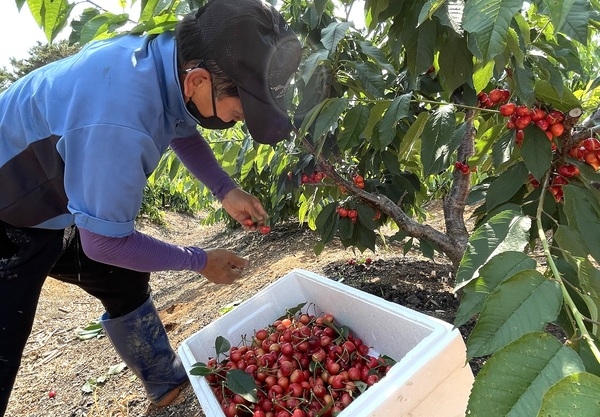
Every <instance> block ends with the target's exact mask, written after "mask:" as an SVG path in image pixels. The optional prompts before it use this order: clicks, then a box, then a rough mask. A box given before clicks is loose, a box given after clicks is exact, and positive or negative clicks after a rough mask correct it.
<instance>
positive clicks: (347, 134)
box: [338, 104, 369, 151]
mask: <svg viewBox="0 0 600 417" xmlns="http://www.w3.org/2000/svg"><path fill="white" fill-rule="evenodd" d="M368 120H369V108H368V107H367V106H365V105H362V104H359V105H357V106H355V107H352V108H351V109H350V110H348V112H347V113H346V115H345V116H344V121H343V122H342V128H341V129H340V131H341V132H340V135H339V136H338V147H339V148H340V150H342V151H343V150H346V149H350V148H352V147H354V146H357V145H359V143H360V142H359V140H360V135H361V134H362V132H363V131H364V130H365V127H366V126H367V122H368Z"/></svg>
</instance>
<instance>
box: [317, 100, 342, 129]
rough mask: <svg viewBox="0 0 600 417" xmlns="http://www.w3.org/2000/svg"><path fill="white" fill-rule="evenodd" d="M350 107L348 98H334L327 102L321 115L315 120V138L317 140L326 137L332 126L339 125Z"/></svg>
mask: <svg viewBox="0 0 600 417" xmlns="http://www.w3.org/2000/svg"><path fill="white" fill-rule="evenodd" d="M347 107H348V99H346V98H334V99H329V100H327V101H326V103H325V105H324V106H323V107H322V108H321V111H320V112H319V115H318V116H317V118H316V120H315V130H314V132H313V135H314V136H313V137H314V138H315V139H317V138H320V137H321V136H323V135H325V134H326V133H327V132H328V131H329V129H330V128H331V127H332V126H336V125H337V124H338V121H339V118H340V116H341V114H342V113H343V112H344V110H346V108H347Z"/></svg>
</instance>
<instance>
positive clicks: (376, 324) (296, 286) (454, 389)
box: [179, 269, 473, 417]
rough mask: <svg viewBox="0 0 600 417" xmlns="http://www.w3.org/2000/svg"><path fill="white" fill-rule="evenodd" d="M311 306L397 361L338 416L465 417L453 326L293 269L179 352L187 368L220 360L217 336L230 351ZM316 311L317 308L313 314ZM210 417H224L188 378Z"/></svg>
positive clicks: (468, 375)
mask: <svg viewBox="0 0 600 417" xmlns="http://www.w3.org/2000/svg"><path fill="white" fill-rule="evenodd" d="M304 302H306V303H307V307H308V309H310V310H309V312H311V313H312V314H319V313H321V312H325V313H330V314H332V315H333V316H334V318H335V320H336V322H337V323H339V324H342V325H345V326H347V327H349V329H350V331H351V332H352V333H353V334H354V335H355V336H356V337H359V338H361V339H362V340H363V341H364V343H365V344H368V345H369V346H372V349H373V351H374V352H378V353H380V354H383V355H387V356H389V357H391V358H393V359H394V360H396V361H397V363H396V364H395V365H394V366H392V367H391V369H390V370H389V372H388V373H387V375H386V376H385V377H384V378H382V379H381V381H379V382H378V383H376V384H375V385H373V386H371V387H370V388H369V389H367V390H366V391H365V392H364V393H362V394H361V395H360V396H358V398H356V399H355V400H354V401H353V402H352V403H351V404H350V405H349V406H348V407H347V408H346V409H344V411H342V413H340V414H339V417H376V416H377V417H393V416H402V417H462V416H464V415H465V412H466V407H467V402H468V398H469V394H470V391H471V386H472V384H473V373H472V372H471V369H470V367H469V365H468V364H467V362H466V348H465V345H464V342H463V340H462V337H461V335H460V333H459V332H458V330H456V329H453V327H452V325H451V324H449V323H446V322H444V321H442V320H439V319H436V318H434V317H430V316H427V315H425V314H422V313H419V312H417V311H414V310H411V309H409V308H406V307H403V306H401V305H399V304H395V303H392V302H389V301H386V300H384V299H382V298H380V297H376V296H374V295H371V294H368V293H366V292H363V291H360V290H357V289H355V288H352V287H350V286H348V285H345V284H341V283H339V282H335V281H333V280H330V279H328V278H325V277H322V276H319V275H316V274H314V273H312V272H309V271H304V270H301V269H295V270H293V271H291V272H290V273H288V274H287V275H285V276H284V277H282V278H279V279H278V280H277V281H275V282H273V283H272V284H270V285H269V286H267V287H266V288H265V289H263V290H262V291H260V292H258V293H257V294H255V295H254V296H252V297H251V298H250V299H248V300H246V301H244V302H243V303H241V304H240V305H239V306H237V307H236V308H235V309H234V310H232V311H230V312H228V313H227V314H225V315H224V316H222V317H220V318H218V319H217V320H215V321H213V322H212V323H210V324H209V325H207V326H206V327H204V328H202V329H201V330H200V331H198V332H197V333H195V334H194V335H192V336H191V337H189V338H187V339H186V340H184V341H183V342H182V344H181V346H180V347H179V355H180V357H181V360H182V361H183V364H184V366H185V367H186V369H187V370H188V371H189V370H190V369H191V367H192V365H193V364H195V363H196V362H204V363H206V362H207V361H208V359H209V358H210V357H214V356H215V347H214V345H215V339H216V338H217V337H218V336H223V337H225V338H226V339H227V340H228V341H229V342H230V343H231V345H232V346H235V345H237V344H238V343H240V342H241V340H242V338H243V336H246V335H247V336H248V337H251V336H252V335H253V334H254V331H255V330H257V329H261V328H264V327H266V326H267V325H269V324H271V323H273V321H275V320H276V319H277V318H279V317H281V316H282V315H284V314H285V311H286V309H289V308H292V307H295V306H297V305H298V304H301V303H304ZM315 307H316V309H315ZM190 381H191V384H192V387H193V389H194V392H195V394H196V396H197V397H198V400H199V401H200V405H201V406H202V410H203V411H204V413H205V414H206V416H207V417H224V416H225V414H224V413H223V412H222V411H221V407H220V405H219V403H218V401H217V399H216V397H215V396H214V395H213V393H212V391H211V389H210V387H209V385H208V383H207V382H206V379H204V378H203V377H196V376H190Z"/></svg>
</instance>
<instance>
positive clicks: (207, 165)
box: [170, 133, 237, 201]
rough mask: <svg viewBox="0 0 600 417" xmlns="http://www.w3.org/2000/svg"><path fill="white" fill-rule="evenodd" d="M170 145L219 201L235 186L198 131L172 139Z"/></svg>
mask: <svg viewBox="0 0 600 417" xmlns="http://www.w3.org/2000/svg"><path fill="white" fill-rule="evenodd" d="M170 146H171V149H173V152H175V154H176V155H177V157H178V158H179V160H180V161H181V162H182V163H183V165H185V167H186V168H187V169H188V170H189V171H190V172H191V173H192V175H193V176H194V177H196V178H197V179H198V180H199V181H200V182H201V183H202V184H204V185H206V186H207V187H208V189H209V190H210V191H211V192H212V193H213V195H214V196H215V197H217V199H218V200H219V201H222V200H223V198H224V197H225V195H226V194H227V193H228V192H229V191H231V190H233V189H234V188H237V184H236V183H235V182H234V181H233V180H232V179H231V177H230V176H229V175H228V174H227V172H225V170H223V168H221V166H220V165H219V163H218V162H217V159H216V158H215V154H214V153H213V151H212V149H211V148H210V146H209V145H208V143H207V142H206V140H204V138H203V137H202V136H201V135H200V133H198V134H197V135H193V136H190V137H187V138H177V139H173V140H172V141H171V144H170Z"/></svg>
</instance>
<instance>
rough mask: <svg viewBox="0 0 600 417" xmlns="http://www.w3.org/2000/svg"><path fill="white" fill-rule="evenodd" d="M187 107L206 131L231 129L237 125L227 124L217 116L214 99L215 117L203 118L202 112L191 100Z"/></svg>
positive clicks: (233, 123)
mask: <svg viewBox="0 0 600 417" xmlns="http://www.w3.org/2000/svg"><path fill="white" fill-rule="evenodd" d="M185 107H186V108H187V110H188V111H189V112H190V114H191V115H192V116H194V119H196V121H197V122H198V124H199V125H200V126H202V127H203V128H205V129H229V128H230V127H232V126H233V125H235V121H231V122H226V121H224V120H221V119H220V118H219V117H217V116H216V114H217V112H216V108H215V101H214V99H213V115H212V116H210V117H204V116H202V115H201V114H200V111H199V110H198V107H196V104H195V103H194V102H193V101H192V100H191V99H190V100H188V102H187V103H186V105H185Z"/></svg>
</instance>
